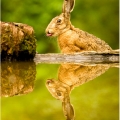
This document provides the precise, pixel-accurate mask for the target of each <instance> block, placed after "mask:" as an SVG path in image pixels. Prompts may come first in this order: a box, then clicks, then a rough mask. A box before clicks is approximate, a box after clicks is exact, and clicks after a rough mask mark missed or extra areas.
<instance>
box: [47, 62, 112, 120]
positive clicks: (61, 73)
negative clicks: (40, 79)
mask: <svg viewBox="0 0 120 120" xmlns="http://www.w3.org/2000/svg"><path fill="white" fill-rule="evenodd" d="M109 68H110V65H109V64H108V65H104V64H103V65H102V64H98V65H95V66H83V65H78V64H61V65H60V67H59V70H58V80H54V79H48V80H47V82H46V87H47V89H48V91H49V92H50V93H51V94H52V96H53V97H55V98H56V99H58V100H60V101H61V102H62V108H63V113H64V116H65V117H66V120H74V119H75V112H74V108H73V106H72V104H71V102H70V93H71V91H72V90H73V89H74V88H75V87H78V86H80V85H82V84H85V83H86V82H89V81H90V80H93V79H94V78H96V77H98V76H100V75H101V74H103V73H105V72H106V71H107V70H108V69H109Z"/></svg>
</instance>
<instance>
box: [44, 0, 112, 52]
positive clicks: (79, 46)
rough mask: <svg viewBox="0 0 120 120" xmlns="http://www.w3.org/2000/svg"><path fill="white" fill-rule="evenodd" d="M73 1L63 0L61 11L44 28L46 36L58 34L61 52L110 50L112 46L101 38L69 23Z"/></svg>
mask: <svg viewBox="0 0 120 120" xmlns="http://www.w3.org/2000/svg"><path fill="white" fill-rule="evenodd" d="M74 2H75V1H74V0H64V4H63V13H61V14H60V15H59V16H57V17H55V18H53V19H52V21H51V22H50V23H49V25H48V26H47V28H46V34H47V36H53V37H54V36H58V44H59V47H60V49H61V52H62V53H74V52H81V51H97V52H103V51H106V52H110V51H112V48H111V47H110V46H109V45H108V44H107V43H105V42H104V41H103V40H101V39H99V38H97V37H95V36H94V35H92V34H89V33H87V32H85V31H82V30H80V29H78V28H75V27H74V26H73V25H72V24H71V22H70V12H71V11H72V10H73V7H74Z"/></svg>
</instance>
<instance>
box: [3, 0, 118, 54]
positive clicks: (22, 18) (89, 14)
mask: <svg viewBox="0 0 120 120" xmlns="http://www.w3.org/2000/svg"><path fill="white" fill-rule="evenodd" d="M62 3H63V0H52V1H51V0H45V1H42V0H25V1H21V0H11V1H8V0H2V1H1V4H2V14H1V18H2V21H7V22H18V23H25V24H28V25H30V26H32V27H33V28H34V30H35V36H36V39H37V51H38V52H39V53H48V52H49V53H50V52H59V50H58V46H57V41H56V39H54V38H51V39H50V38H47V37H46V35H45V29H46V27H47V25H48V23H49V22H50V20H51V19H52V18H53V17H55V16H56V15H59V14H60V13H61V9H62ZM118 11H119V1H118V0H109V1H107V0H104V1H101V0H98V1H96V0H92V1H89V0H76V5H75V8H74V10H73V12H72V14H71V21H72V24H73V25H74V26H75V27H78V28H80V29H82V30H84V31H87V32H89V33H91V34H94V35H95V36H97V37H99V38H101V39H103V40H105V41H106V42H107V43H108V44H109V45H110V46H111V47H112V48H113V49H118V42H119V39H118V38H119V34H118V23H119V16H118V14H119V12H118Z"/></svg>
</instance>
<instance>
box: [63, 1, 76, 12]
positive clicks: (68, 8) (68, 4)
mask: <svg viewBox="0 0 120 120" xmlns="http://www.w3.org/2000/svg"><path fill="white" fill-rule="evenodd" d="M74 5H75V0H64V3H63V8H62V12H63V13H67V14H68V13H70V12H72V11H73V8H74Z"/></svg>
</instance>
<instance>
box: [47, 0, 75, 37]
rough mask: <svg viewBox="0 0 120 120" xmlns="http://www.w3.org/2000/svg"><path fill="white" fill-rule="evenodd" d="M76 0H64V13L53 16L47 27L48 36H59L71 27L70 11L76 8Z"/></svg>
mask: <svg viewBox="0 0 120 120" xmlns="http://www.w3.org/2000/svg"><path fill="white" fill-rule="evenodd" d="M74 1H75V0H64V3H63V8H62V13H61V14H60V15H59V16H57V17H55V18H53V19H52V20H51V22H50V23H49V25H48V26H47V28H46V35H47V36H58V35H60V34H62V33H64V32H65V31H67V30H69V29H70V26H71V22H70V12H72V10H73V8H74Z"/></svg>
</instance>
